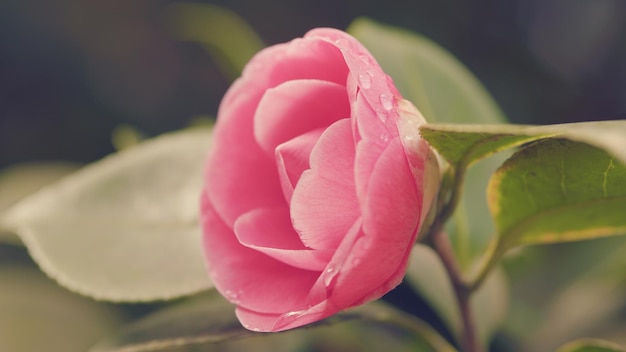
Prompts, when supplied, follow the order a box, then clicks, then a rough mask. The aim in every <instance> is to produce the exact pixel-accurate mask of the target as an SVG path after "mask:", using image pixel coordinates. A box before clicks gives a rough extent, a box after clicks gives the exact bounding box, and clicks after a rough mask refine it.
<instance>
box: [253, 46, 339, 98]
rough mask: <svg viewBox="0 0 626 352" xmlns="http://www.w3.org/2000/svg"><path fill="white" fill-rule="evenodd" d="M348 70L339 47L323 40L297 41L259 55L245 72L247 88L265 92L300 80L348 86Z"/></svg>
mask: <svg viewBox="0 0 626 352" xmlns="http://www.w3.org/2000/svg"><path fill="white" fill-rule="evenodd" d="M347 74H348V68H347V66H346V65H345V63H344V60H343V57H342V55H341V53H340V52H339V50H337V47H336V46H335V45H332V44H330V43H328V42H327V41H325V40H320V39H319V38H297V39H294V40H292V41H290V42H288V43H284V44H278V45H273V46H270V47H268V48H265V49H264V50H262V51H260V52H259V53H258V54H256V55H255V56H254V57H253V58H252V59H251V60H250V62H249V63H248V64H247V65H246V67H245V68H244V70H243V75H242V79H243V80H245V81H246V82H247V84H250V85H255V86H258V87H261V88H263V89H268V88H272V87H275V86H277V85H279V84H281V83H283V82H287V81H291V80H297V79H317V80H322V81H329V82H335V83H338V84H342V85H343V84H345V82H346V76H347Z"/></svg>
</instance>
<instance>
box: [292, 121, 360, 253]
mask: <svg viewBox="0 0 626 352" xmlns="http://www.w3.org/2000/svg"><path fill="white" fill-rule="evenodd" d="M311 164H312V169H310V170H307V171H305V172H304V173H303V174H302V176H301V177H300V180H299V181H298V184H297V185H296V188H295V190H294V192H293V197H292V199H291V216H292V219H293V224H294V227H295V228H296V230H297V231H298V233H299V234H300V238H301V239H302V241H303V242H304V243H305V244H306V245H307V246H308V247H310V248H316V249H331V248H335V247H336V246H337V245H339V242H341V240H342V238H343V237H344V236H345V233H346V232H347V231H348V229H349V228H350V226H351V225H352V224H353V223H354V221H355V220H356V219H357V218H358V217H359V215H360V205H359V202H358V200H357V198H356V193H355V189H354V174H353V167H354V142H353V140H352V132H351V128H350V121H349V120H348V119H344V120H340V121H337V122H336V123H335V124H333V125H332V126H330V127H329V128H328V129H326V130H325V131H324V133H323V134H322V136H321V137H320V139H319V141H318V143H317V144H316V146H315V147H314V149H313V151H312V153H311Z"/></svg>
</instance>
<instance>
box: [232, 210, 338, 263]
mask: <svg viewBox="0 0 626 352" xmlns="http://www.w3.org/2000/svg"><path fill="white" fill-rule="evenodd" d="M235 233H236V234H237V238H238V239H239V242H240V243H241V244H242V245H244V246H246V247H248V248H252V249H254V250H257V251H259V252H262V253H265V254H267V255H268V256H270V257H272V258H274V259H276V260H279V261H281V262H283V263H285V264H288V265H291V266H295V267H296V268H300V269H306V270H315V271H322V270H323V269H324V267H326V264H327V263H328V260H329V259H330V257H331V256H332V252H330V251H321V250H312V249H310V248H307V247H305V246H304V244H302V241H300V238H299V237H298V233H297V232H296V231H295V230H294V229H293V227H292V225H291V219H290V218H289V209H288V208H287V207H286V206H285V207H280V208H272V209H256V210H252V211H250V212H248V213H246V214H244V215H242V216H241V217H239V219H237V222H235Z"/></svg>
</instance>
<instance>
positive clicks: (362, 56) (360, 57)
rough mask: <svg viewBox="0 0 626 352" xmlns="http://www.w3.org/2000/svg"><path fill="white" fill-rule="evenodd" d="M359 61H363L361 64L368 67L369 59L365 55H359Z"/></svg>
mask: <svg viewBox="0 0 626 352" xmlns="http://www.w3.org/2000/svg"><path fill="white" fill-rule="evenodd" d="M359 59H361V61H363V63H365V64H366V65H368V66H369V65H370V64H371V62H370V58H369V56H367V55H363V54H361V55H359Z"/></svg>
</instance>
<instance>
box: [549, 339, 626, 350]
mask: <svg viewBox="0 0 626 352" xmlns="http://www.w3.org/2000/svg"><path fill="white" fill-rule="evenodd" d="M624 351H626V349H624V347H621V346H618V345H616V344H614V343H612V342H609V341H603V340H597V339H581V340H576V341H572V342H570V343H567V344H566V345H564V346H562V347H561V348H559V349H558V350H557V352H624Z"/></svg>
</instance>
